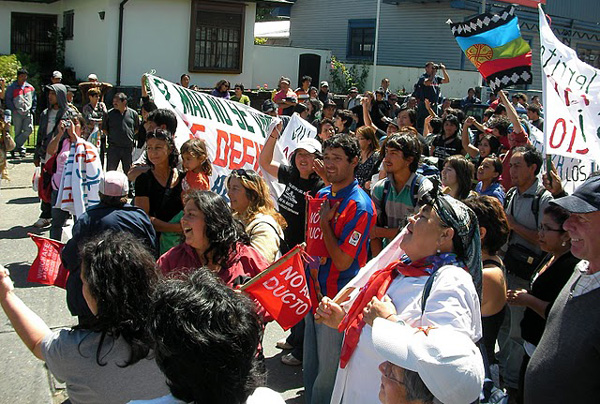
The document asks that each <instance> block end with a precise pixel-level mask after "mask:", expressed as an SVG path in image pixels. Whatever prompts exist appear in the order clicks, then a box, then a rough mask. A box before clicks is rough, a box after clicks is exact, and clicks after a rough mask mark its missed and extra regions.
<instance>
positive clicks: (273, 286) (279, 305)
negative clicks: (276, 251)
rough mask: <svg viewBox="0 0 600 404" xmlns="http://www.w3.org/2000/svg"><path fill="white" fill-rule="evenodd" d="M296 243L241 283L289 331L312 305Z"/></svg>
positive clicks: (244, 289)
mask: <svg viewBox="0 0 600 404" xmlns="http://www.w3.org/2000/svg"><path fill="white" fill-rule="evenodd" d="M302 250H303V246H296V247H294V248H293V249H292V250H291V251H290V252H288V253H287V254H286V255H284V256H283V257H281V258H280V259H279V260H278V261H276V262H274V263H273V264H271V266H269V268H267V269H265V270H264V271H263V272H262V273H260V274H259V275H257V276H255V277H254V278H252V279H251V280H250V281H249V282H248V283H246V284H245V285H244V286H242V288H241V289H242V290H243V291H245V292H247V293H248V294H249V295H251V296H252V297H254V298H255V299H256V300H258V301H259V302H260V304H261V305H262V306H263V307H264V308H265V310H267V311H268V312H269V314H270V315H272V316H273V317H274V318H275V321H277V322H278V323H279V325H280V326H281V327H282V328H283V329H284V330H287V329H289V328H291V327H293V326H295V325H296V324H298V322H300V320H302V319H303V318H304V316H305V315H306V313H308V312H309V310H310V308H311V301H310V296H309V293H308V284H307V283H306V274H305V272H304V263H303V261H302V257H301V254H299V253H300V252H301V251H302Z"/></svg>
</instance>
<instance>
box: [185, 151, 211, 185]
mask: <svg viewBox="0 0 600 404" xmlns="http://www.w3.org/2000/svg"><path fill="white" fill-rule="evenodd" d="M181 158H182V159H183V168H184V169H185V172H186V173H185V178H184V179H183V184H182V186H183V191H184V192H186V191H189V190H190V189H197V190H200V191H209V190H210V182H209V178H208V177H209V176H210V175H212V165H211V164H210V161H209V160H208V153H207V152H206V144H205V143H204V140H202V139H190V140H188V141H187V142H185V143H184V144H183V145H182V146H181Z"/></svg>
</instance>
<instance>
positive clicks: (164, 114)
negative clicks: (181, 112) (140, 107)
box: [148, 108, 177, 133]
mask: <svg viewBox="0 0 600 404" xmlns="http://www.w3.org/2000/svg"><path fill="white" fill-rule="evenodd" d="M148 121H149V122H154V123H155V124H156V126H161V125H165V126H166V129H167V130H168V131H169V132H171V133H175V132H177V117H176V116H175V113H174V112H173V111H171V110H170V109H166V108H158V109H155V110H154V111H152V112H150V114H148Z"/></svg>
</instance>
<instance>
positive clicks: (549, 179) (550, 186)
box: [542, 155, 564, 195]
mask: <svg viewBox="0 0 600 404" xmlns="http://www.w3.org/2000/svg"><path fill="white" fill-rule="evenodd" d="M548 163H550V165H549V166H548ZM546 167H547V168H546V170H547V171H546V174H544V175H543V176H542V182H543V183H544V187H545V188H546V189H547V190H548V191H549V192H550V193H551V194H552V195H559V194H562V193H563V191H564V189H563V186H562V182H561V180H560V177H559V176H558V172H557V171H556V167H554V163H552V160H551V158H550V155H548V162H547V165H546Z"/></svg>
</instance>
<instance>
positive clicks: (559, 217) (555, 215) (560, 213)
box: [544, 204, 571, 231]
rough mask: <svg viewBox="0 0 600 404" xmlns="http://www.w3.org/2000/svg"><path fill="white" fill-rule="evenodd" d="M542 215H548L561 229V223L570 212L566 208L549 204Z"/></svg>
mask: <svg viewBox="0 0 600 404" xmlns="http://www.w3.org/2000/svg"><path fill="white" fill-rule="evenodd" d="M544 215H548V216H550V217H551V218H552V220H554V221H555V222H556V224H557V225H559V226H560V228H561V229H562V227H563V224H564V223H565V222H566V221H567V219H568V218H569V216H570V215H571V214H570V213H569V211H567V210H566V209H564V208H562V207H560V206H558V205H554V204H551V205H548V206H547V207H546V209H544ZM563 231H564V230H563Z"/></svg>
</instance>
